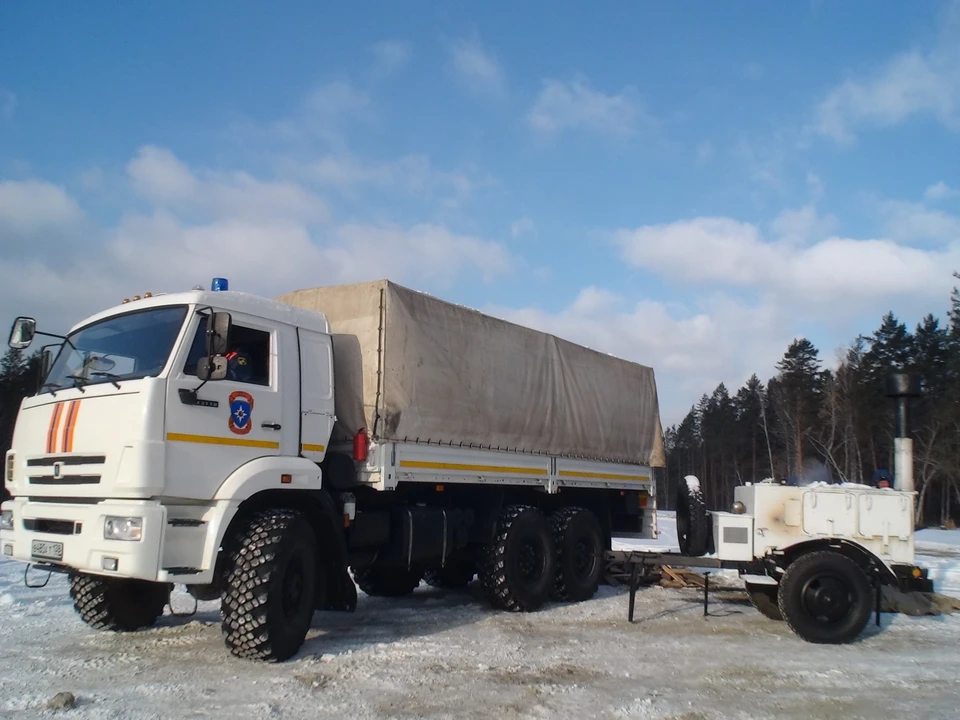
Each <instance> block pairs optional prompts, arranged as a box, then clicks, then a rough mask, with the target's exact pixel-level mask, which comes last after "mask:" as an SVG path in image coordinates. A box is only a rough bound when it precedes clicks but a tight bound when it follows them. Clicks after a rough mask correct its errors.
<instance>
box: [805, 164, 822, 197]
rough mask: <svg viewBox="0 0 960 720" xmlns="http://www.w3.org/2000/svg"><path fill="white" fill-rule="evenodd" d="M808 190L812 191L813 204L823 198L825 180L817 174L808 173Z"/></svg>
mask: <svg viewBox="0 0 960 720" xmlns="http://www.w3.org/2000/svg"><path fill="white" fill-rule="evenodd" d="M807 189H808V190H809V191H810V199H811V200H812V201H813V202H817V201H818V200H820V199H822V198H823V180H821V179H820V176H819V175H817V174H816V173H815V172H812V171H811V172H808V173H807Z"/></svg>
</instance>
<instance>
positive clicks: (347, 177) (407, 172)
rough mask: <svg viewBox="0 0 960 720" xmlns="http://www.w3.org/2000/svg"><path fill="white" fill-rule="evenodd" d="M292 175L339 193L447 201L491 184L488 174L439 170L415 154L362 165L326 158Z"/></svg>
mask: <svg viewBox="0 0 960 720" xmlns="http://www.w3.org/2000/svg"><path fill="white" fill-rule="evenodd" d="M296 172H297V173H298V174H299V175H301V176H302V177H304V178H305V179H309V180H311V181H313V182H316V183H319V184H320V185H323V186H326V187H334V188H338V189H341V190H349V189H352V188H355V187H358V186H363V185H375V186H380V187H384V188H390V189H391V190H394V191H397V192H402V193H408V194H415V195H424V194H430V195H437V196H441V197H446V198H447V200H448V201H461V200H465V199H466V198H467V197H469V196H470V195H471V194H472V193H473V192H474V191H476V190H477V189H478V188H480V187H484V186H487V185H490V184H492V183H493V180H492V178H491V177H490V176H489V175H483V174H480V173H478V172H477V171H475V170H473V169H472V168H467V169H457V170H441V169H439V168H437V167H435V166H434V165H433V163H432V162H431V161H430V158H429V157H427V156H426V155H423V154H417V153H411V154H408V155H404V156H402V157H400V158H398V159H397V160H392V161H385V162H365V161H363V160H360V159H359V158H357V157H355V156H354V155H351V154H350V153H340V154H338V155H327V156H324V157H321V158H319V159H318V160H315V161H313V162H311V163H309V164H308V165H306V166H305V167H299V168H296Z"/></svg>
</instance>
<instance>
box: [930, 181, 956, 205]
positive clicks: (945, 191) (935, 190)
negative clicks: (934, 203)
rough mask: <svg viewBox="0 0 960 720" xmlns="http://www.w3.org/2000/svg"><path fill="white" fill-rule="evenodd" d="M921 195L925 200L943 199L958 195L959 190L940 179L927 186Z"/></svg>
mask: <svg viewBox="0 0 960 720" xmlns="http://www.w3.org/2000/svg"><path fill="white" fill-rule="evenodd" d="M923 196H924V197H925V198H926V199H927V200H944V199H946V198H950V197H957V196H960V190H956V189H954V188H951V187H950V186H949V185H947V184H946V183H945V182H943V181H942V180H941V181H940V182H938V183H936V184H934V185H931V186H930V187H928V188H927V189H926V190H925V191H924V193H923Z"/></svg>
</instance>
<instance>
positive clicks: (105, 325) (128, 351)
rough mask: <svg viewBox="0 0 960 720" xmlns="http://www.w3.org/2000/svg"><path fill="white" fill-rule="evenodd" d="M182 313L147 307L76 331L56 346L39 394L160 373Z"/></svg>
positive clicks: (182, 309) (181, 310) (179, 307)
mask: <svg viewBox="0 0 960 720" xmlns="http://www.w3.org/2000/svg"><path fill="white" fill-rule="evenodd" d="M186 314H187V308H186V307H185V306H182V305H177V306H167V307H159V308H151V309H149V310H138V311H135V312H131V313H127V314H125V315H117V316H115V317H111V318H107V319H105V320H100V321H99V322H95V323H92V324H90V325H86V326H85V327H82V328H80V329H79V330H77V331H76V332H74V333H73V334H71V335H70V336H69V337H68V340H67V342H65V343H64V344H63V346H62V347H61V348H60V352H59V354H58V355H57V359H56V361H55V362H54V363H53V367H52V368H51V369H50V374H49V375H48V376H47V379H46V380H45V381H44V386H43V389H42V392H50V391H51V390H52V391H54V392H56V391H57V390H59V389H61V388H69V387H83V386H86V385H93V384H96V383H104V382H112V383H116V382H120V381H122V380H133V379H136V378H144V377H151V376H156V375H159V374H160V372H161V371H162V370H163V368H164V366H165V365H166V364H167V358H168V357H170V351H171V349H172V348H173V344H174V342H176V339H177V335H178V333H179V332H180V328H182V327H183V321H184V318H185V317H186Z"/></svg>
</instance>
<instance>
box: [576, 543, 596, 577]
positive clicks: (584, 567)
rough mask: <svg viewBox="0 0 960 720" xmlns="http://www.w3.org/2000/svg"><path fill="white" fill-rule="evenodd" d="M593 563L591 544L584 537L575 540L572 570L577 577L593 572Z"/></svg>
mask: <svg viewBox="0 0 960 720" xmlns="http://www.w3.org/2000/svg"><path fill="white" fill-rule="evenodd" d="M595 563H596V557H594V554H593V546H592V544H591V543H590V542H589V541H588V540H586V539H585V538H580V539H579V540H577V542H576V544H575V545H574V548H573V570H574V572H575V573H576V575H577V577H580V578H584V577H587V576H588V575H589V574H590V573H592V572H593V568H594V564H595Z"/></svg>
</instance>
